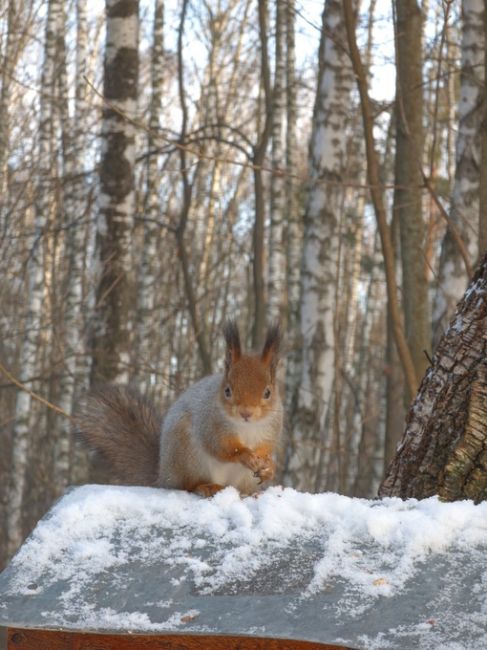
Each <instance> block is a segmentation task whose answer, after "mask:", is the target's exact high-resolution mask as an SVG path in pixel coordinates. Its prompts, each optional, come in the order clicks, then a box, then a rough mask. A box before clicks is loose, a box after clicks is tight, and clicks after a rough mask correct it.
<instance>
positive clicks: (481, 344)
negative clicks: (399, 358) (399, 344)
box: [379, 255, 487, 501]
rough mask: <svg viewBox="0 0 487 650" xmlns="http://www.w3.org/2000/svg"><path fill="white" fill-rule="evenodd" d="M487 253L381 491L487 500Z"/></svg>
mask: <svg viewBox="0 0 487 650" xmlns="http://www.w3.org/2000/svg"><path fill="white" fill-rule="evenodd" d="M486 353H487V255H486V256H485V257H484V258H483V261H482V263H481V265H480V267H479V269H478V271H477V272H476V273H475V275H474V277H473V278H472V281H471V282H470V285H469V287H468V289H467V291H466V293H465V295H464V297H463V299H462V300H461V302H460V303H459V304H458V307H457V310H456V313H455V315H454V317H453V319H452V320H451V322H450V326H449V328H448V330H447V332H446V333H445V335H444V336H443V338H442V339H441V341H440V343H439V345H438V349H437V351H436V353H435V355H434V357H433V363H432V366H431V368H430V369H429V370H428V372H427V374H426V376H425V377H424V379H423V382H422V384H421V386H420V389H419V392H418V394H417V396H416V399H415V401H414V403H413V405H412V406H411V409H410V411H409V414H408V418H407V423H406V430H405V432H404V435H403V437H402V441H401V443H400V445H399V447H398V449H397V452H396V455H395V457H394V458H393V460H392V463H391V465H390V466H389V469H388V471H387V473H386V476H385V478H384V480H383V482H382V484H381V487H380V490H379V494H380V496H399V497H402V498H408V497H416V498H425V497H429V496H431V495H433V494H436V493H438V494H439V495H440V496H441V497H442V498H444V499H446V500H454V499H474V500H475V501H481V500H483V499H485V498H487V451H486V449H487V406H486V405H487V400H486V396H487V364H486V358H487V356H486Z"/></svg>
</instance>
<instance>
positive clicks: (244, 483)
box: [203, 452, 259, 494]
mask: <svg viewBox="0 0 487 650" xmlns="http://www.w3.org/2000/svg"><path fill="white" fill-rule="evenodd" d="M203 455H204V460H205V465H206V467H207V471H208V482H209V483H217V484H218V485H224V486H227V485H231V486H233V487H234V488H236V489H237V490H239V491H240V492H244V493H247V494H252V493H253V492H255V491H256V490H257V488H258V485H259V481H258V479H257V478H256V477H255V476H254V475H253V472H252V471H251V470H250V469H248V468H247V467H244V466H243V465H241V464H240V463H222V462H221V461H219V460H218V459H217V458H215V457H214V456H211V455H210V454H207V453H206V452H203Z"/></svg>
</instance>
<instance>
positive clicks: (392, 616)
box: [0, 486, 487, 650]
mask: <svg viewBox="0 0 487 650" xmlns="http://www.w3.org/2000/svg"><path fill="white" fill-rule="evenodd" d="M0 626H6V627H10V628H39V629H62V630H67V631H69V630H73V631H84V632H94V631H96V632H107V633H108V632H111V633H113V632H114V631H115V632H118V631H119V632H122V631H125V632H127V631H130V632H134V633H151V634H154V633H162V632H165V633H169V632H170V633H175V634H179V633H180V634H184V635H189V634H206V635H207V634H210V633H215V634H229V635H230V634H231V635H251V636H255V637H273V638H287V639H301V640H308V641H321V642H324V643H330V644H333V643H334V644H339V645H340V644H341V645H344V646H351V647H353V648H364V649H367V650H378V649H382V648H384V649H386V648H398V649H401V650H408V649H411V650H412V649H413V648H414V649H417V648H424V649H425V650H426V649H427V650H434V649H435V648H436V649H441V650H470V649H474V648H487V503H483V504H480V505H474V504H473V503H471V502H457V503H440V502H439V501H438V500H437V499H436V498H431V499H427V500H425V501H421V502H418V501H415V500H410V501H405V502H403V501H400V500H399V499H385V500H382V501H367V500H362V499H350V498H348V497H343V496H338V495H336V494H318V495H311V494H302V493H298V492H296V491H294V490H291V489H284V490H283V489H281V488H271V489H269V490H267V491H266V492H264V493H263V494H262V495H260V496H259V497H258V498H251V497H249V498H245V499H241V498H240V497H239V495H238V494H237V492H236V491H235V490H233V489H232V488H227V489H226V490H224V491H222V492H221V493H219V494H217V495H216V496H215V497H214V498H213V499H210V500H204V499H201V498H199V497H197V496H194V495H190V494H187V493H184V492H177V491H165V490H157V489H150V488H133V487H132V488H124V487H107V486H84V487H81V488H77V489H74V490H72V491H71V492H69V493H68V494H67V495H66V496H65V497H64V498H63V499H61V500H60V501H59V502H58V503H57V504H56V505H55V506H54V508H53V509H52V510H51V512H50V513H49V514H48V515H47V516H46V517H45V518H44V519H43V520H42V521H41V522H40V523H39V524H38V526H37V527H36V529H35V530H34V532H33V533H32V535H31V537H30V538H29V539H28V540H27V541H26V543H25V544H24V545H23V546H22V548H21V549H20V551H19V552H18V554H17V555H16V556H15V557H14V559H13V560H12V562H11V564H10V565H9V567H8V568H7V569H6V570H5V571H4V573H3V574H2V575H1V576H0Z"/></svg>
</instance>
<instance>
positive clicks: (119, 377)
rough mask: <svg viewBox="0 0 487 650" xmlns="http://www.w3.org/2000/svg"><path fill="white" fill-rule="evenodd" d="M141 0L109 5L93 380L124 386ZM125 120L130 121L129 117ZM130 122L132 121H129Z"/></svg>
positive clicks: (127, 365)
mask: <svg viewBox="0 0 487 650" xmlns="http://www.w3.org/2000/svg"><path fill="white" fill-rule="evenodd" d="M138 9H139V5H138V0H106V18H107V25H106V44H105V64H104V70H105V72H104V77H105V79H104V96H105V99H106V100H107V105H106V106H105V108H104V111H103V126H102V134H101V139H102V159H101V164H100V184H101V189H100V204H99V215H98V221H97V244H98V253H99V261H100V269H99V274H100V275H99V283H98V289H97V318H96V323H95V327H96V332H95V336H94V346H93V347H94V355H93V371H92V379H93V380H94V381H109V382H121V383H126V382H128V380H129V377H130V347H131V342H132V329H133V313H134V309H133V305H132V300H131V298H132V296H131V278H132V259H131V254H130V251H131V245H132V235H133V222H134V211H135V186H134V164H135V128H134V125H133V123H132V122H131V121H130V120H131V119H134V118H135V116H136V108H137V80H138V34H139V17H138ZM125 116H126V117H125ZM126 118H128V119H126Z"/></svg>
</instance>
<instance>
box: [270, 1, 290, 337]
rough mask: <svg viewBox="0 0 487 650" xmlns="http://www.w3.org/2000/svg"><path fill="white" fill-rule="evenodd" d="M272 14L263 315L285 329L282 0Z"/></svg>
mask: <svg viewBox="0 0 487 650" xmlns="http://www.w3.org/2000/svg"><path fill="white" fill-rule="evenodd" d="M275 13H276V36H275V41H276V50H275V73H274V90H273V96H272V181H271V214H270V231H269V273H268V284H267V295H268V300H267V302H268V306H267V318H268V319H269V320H271V321H276V320H277V319H280V320H281V323H282V325H283V327H284V328H285V325H286V323H285V316H286V303H287V300H286V256H285V251H284V211H285V206H284V201H285V183H286V181H287V179H286V177H285V176H284V172H285V157H284V138H283V129H284V73H285V61H284V55H285V48H284V37H285V24H286V22H285V18H286V4H285V3H284V2H282V0H276V2H275Z"/></svg>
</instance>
